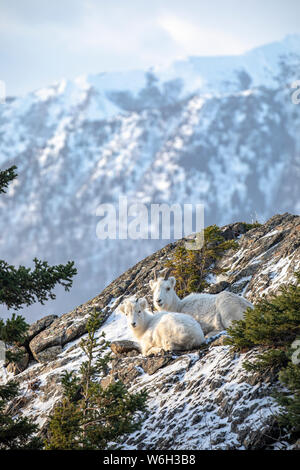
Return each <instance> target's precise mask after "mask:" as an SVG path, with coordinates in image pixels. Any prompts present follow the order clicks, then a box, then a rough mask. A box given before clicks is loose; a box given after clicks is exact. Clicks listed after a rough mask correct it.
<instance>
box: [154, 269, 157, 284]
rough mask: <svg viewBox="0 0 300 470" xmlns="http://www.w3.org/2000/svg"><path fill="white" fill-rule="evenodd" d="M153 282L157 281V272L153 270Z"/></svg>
mask: <svg viewBox="0 0 300 470" xmlns="http://www.w3.org/2000/svg"><path fill="white" fill-rule="evenodd" d="M154 281H157V272H156V271H155V270H154Z"/></svg>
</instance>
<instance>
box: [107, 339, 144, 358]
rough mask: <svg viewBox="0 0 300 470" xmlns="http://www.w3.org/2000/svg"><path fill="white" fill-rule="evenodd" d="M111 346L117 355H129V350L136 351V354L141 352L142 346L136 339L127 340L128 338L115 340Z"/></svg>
mask: <svg viewBox="0 0 300 470" xmlns="http://www.w3.org/2000/svg"><path fill="white" fill-rule="evenodd" d="M110 348H111V350H112V352H113V353H115V354H117V355H120V354H126V355H128V353H129V352H135V353H136V354H139V353H140V347H139V345H138V344H137V343H135V342H134V341H127V340H122V341H113V342H112V343H111V344H110ZM136 354H135V355H136Z"/></svg>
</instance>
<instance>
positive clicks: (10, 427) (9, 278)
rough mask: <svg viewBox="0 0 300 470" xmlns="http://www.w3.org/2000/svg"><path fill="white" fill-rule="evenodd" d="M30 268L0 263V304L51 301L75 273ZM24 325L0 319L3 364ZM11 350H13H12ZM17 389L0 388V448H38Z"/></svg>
mask: <svg viewBox="0 0 300 470" xmlns="http://www.w3.org/2000/svg"><path fill="white" fill-rule="evenodd" d="M15 170H16V166H12V167H10V168H8V169H7V170H4V171H0V193H5V192H6V191H7V188H8V185H9V183H10V182H11V181H13V180H14V179H15V178H16V176H17V174H16V171H15ZM34 264H35V267H34V269H30V268H25V267H24V266H19V267H18V268H15V267H14V266H11V265H9V264H8V263H6V262H5V261H3V260H0V304H2V305H5V306H6V307H7V308H9V309H10V308H13V309H15V310H18V309H20V308H22V306H24V305H27V306H28V305H31V304H33V303H34V302H36V301H39V302H41V303H42V304H43V303H44V302H45V301H46V300H48V299H54V298H55V295H54V293H53V292H52V289H53V288H54V287H55V286H56V284H61V285H62V286H63V287H64V288H65V290H69V289H70V288H71V286H72V278H73V276H74V275H75V274H76V269H75V268H74V263H73V262H68V263H67V264H66V265H58V266H49V265H48V263H47V262H46V261H39V260H38V259H36V258H35V259H34ZM27 329H28V325H27V323H26V322H25V319H24V318H23V317H22V316H21V315H16V314H15V313H14V314H13V315H12V317H11V318H10V319H8V320H6V322H4V321H3V320H2V319H0V340H1V341H2V342H3V343H4V346H5V349H6V364H8V363H9V362H13V361H18V360H19V359H20V358H21V357H22V353H21V352H20V351H18V348H17V347H19V346H21V345H22V344H23V343H24V341H25V339H26V333H27ZM12 347H13V349H12ZM18 396H19V387H18V385H17V384H16V383H15V382H12V381H11V382H9V383H8V384H6V385H3V386H0V449H20V448H25V449H27V448H41V446H42V443H41V441H40V440H39V439H38V438H37V437H35V433H36V432H37V430H38V427H37V426H36V425H35V424H34V423H33V422H32V421H31V420H29V419H28V418H24V417H23V418H22V417H16V416H15V415H16V413H15V411H14V407H11V406H10V403H9V402H11V401H12V400H13V399H16V398H18Z"/></svg>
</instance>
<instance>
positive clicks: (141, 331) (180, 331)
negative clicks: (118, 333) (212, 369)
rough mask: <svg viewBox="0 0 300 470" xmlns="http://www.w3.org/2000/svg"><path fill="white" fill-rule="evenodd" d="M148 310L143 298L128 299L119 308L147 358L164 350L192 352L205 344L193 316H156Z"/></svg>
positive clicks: (201, 332) (159, 314)
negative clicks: (190, 350)
mask: <svg viewBox="0 0 300 470" xmlns="http://www.w3.org/2000/svg"><path fill="white" fill-rule="evenodd" d="M147 307H148V303H147V300H146V299H145V298H144V297H143V298H141V299H127V300H125V301H124V302H123V303H122V304H121V305H120V306H119V310H120V312H121V313H124V314H125V315H126V317H127V321H128V324H129V326H130V328H131V330H132V332H133V335H134V336H135V338H136V339H137V340H138V342H139V344H140V347H141V351H142V354H143V355H144V356H149V355H150V354H159V353H161V351H162V350H164V351H176V350H188V349H193V348H197V347H198V346H200V344H202V343H203V342H204V341H205V339H204V334H203V331H202V328H201V326H200V325H199V323H197V321H196V320H194V319H193V318H192V317H190V316H188V315H183V314H181V313H174V312H163V311H162V312H159V313H158V314H156V315H153V314H152V313H150V312H148V311H147V310H146V308H147Z"/></svg>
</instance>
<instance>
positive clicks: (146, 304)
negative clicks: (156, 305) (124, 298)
mask: <svg viewBox="0 0 300 470" xmlns="http://www.w3.org/2000/svg"><path fill="white" fill-rule="evenodd" d="M139 304H140V307H141V308H143V309H145V308H147V307H148V302H147V300H146V299H145V297H142V298H141V299H140V302H139Z"/></svg>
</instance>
